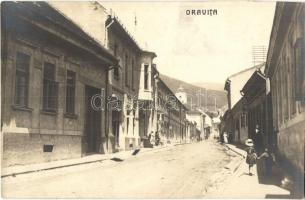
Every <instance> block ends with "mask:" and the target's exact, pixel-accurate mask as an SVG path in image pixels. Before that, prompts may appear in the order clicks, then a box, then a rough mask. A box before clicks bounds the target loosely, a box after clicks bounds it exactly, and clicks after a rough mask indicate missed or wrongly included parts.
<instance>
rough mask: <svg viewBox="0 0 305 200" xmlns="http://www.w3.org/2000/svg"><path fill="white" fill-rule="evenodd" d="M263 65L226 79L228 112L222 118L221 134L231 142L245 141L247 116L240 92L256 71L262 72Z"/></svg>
mask: <svg viewBox="0 0 305 200" xmlns="http://www.w3.org/2000/svg"><path fill="white" fill-rule="evenodd" d="M264 67H265V64H264V63H263V64H260V65H256V66H254V67H251V68H248V69H246V70H243V71H241V72H238V73H236V74H233V75H232V76H230V77H229V78H227V80H226V82H225V87H224V89H225V90H226V91H227V100H228V110H227V112H226V113H225V115H224V118H223V125H222V127H223V129H222V133H221V134H223V132H227V133H228V135H229V137H230V140H231V142H243V140H244V139H245V138H244V137H245V135H248V134H246V133H245V132H246V131H248V130H247V129H248V128H247V127H246V125H245V124H246V122H247V121H248V119H247V114H246V111H245V110H244V107H243V102H242V101H243V100H241V99H242V97H243V96H242V93H241V90H242V88H243V87H244V85H245V84H246V82H247V81H248V80H249V78H250V77H251V76H252V74H253V73H254V72H255V71H256V70H258V69H261V70H263V69H264Z"/></svg>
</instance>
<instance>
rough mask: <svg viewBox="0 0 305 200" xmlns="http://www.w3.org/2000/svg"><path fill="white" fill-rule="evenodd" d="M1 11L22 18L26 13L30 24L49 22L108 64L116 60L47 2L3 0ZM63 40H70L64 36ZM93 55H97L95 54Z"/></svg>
mask: <svg viewBox="0 0 305 200" xmlns="http://www.w3.org/2000/svg"><path fill="white" fill-rule="evenodd" d="M4 8H5V9H4ZM2 11H5V12H9V13H10V14H11V15H14V16H17V17H19V18H20V19H21V18H22V17H20V15H21V13H22V15H26V17H28V18H30V20H32V21H28V22H30V23H32V24H35V23H34V22H33V21H35V22H36V21H39V22H40V23H42V21H43V20H44V21H47V22H51V23H52V25H53V26H54V27H57V28H58V29H60V30H63V31H66V32H67V33H68V34H69V35H71V36H75V37H77V38H78V39H79V40H82V41H85V42H86V43H87V44H88V45H90V48H91V50H93V51H94V52H95V53H96V54H98V55H99V58H101V55H102V57H104V58H106V59H107V60H108V61H107V62H108V63H109V64H114V63H117V62H118V60H117V59H116V57H114V56H113V55H112V54H111V53H110V52H109V51H108V50H107V49H106V48H105V47H103V46H102V45H101V44H100V43H98V42H97V41H96V40H95V39H94V38H92V37H91V36H90V35H88V34H87V33H86V32H85V31H84V30H82V29H81V28H80V27H79V26H78V25H76V24H75V23H74V22H73V21H72V20H70V19H68V18H67V17H66V16H64V15H63V14H62V13H60V12H59V11H58V10H56V9H55V8H54V7H52V6H51V5H49V4H48V3H47V2H43V1H37V2H3V4H2ZM4 16H6V15H4ZM22 19H24V18H22ZM38 19H39V20H38ZM35 25H36V24H35ZM37 26H39V25H37ZM53 26H52V27H53ZM53 34H54V33H53ZM55 34H56V33H55ZM58 35H59V33H58ZM69 39H70V38H69ZM65 41H70V40H68V39H66V38H65ZM91 53H92V52H91ZM95 56H96V57H97V55H95Z"/></svg>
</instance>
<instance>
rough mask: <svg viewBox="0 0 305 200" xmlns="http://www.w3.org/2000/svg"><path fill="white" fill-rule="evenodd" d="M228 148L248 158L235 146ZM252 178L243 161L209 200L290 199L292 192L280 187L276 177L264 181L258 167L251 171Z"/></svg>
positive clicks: (209, 196)
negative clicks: (247, 199) (225, 199)
mask: <svg viewBox="0 0 305 200" xmlns="http://www.w3.org/2000/svg"><path fill="white" fill-rule="evenodd" d="M226 146H227V147H228V148H229V149H230V150H232V151H234V152H236V153H237V154H239V155H240V156H246V152H245V151H244V150H242V149H239V148H236V147H235V146H234V145H231V144H226ZM251 172H252V176H250V175H249V174H248V165H247V164H246V162H245V160H243V161H242V162H241V163H240V165H239V167H238V168H237V170H236V171H235V172H234V173H233V174H232V175H230V176H229V177H228V178H227V179H226V180H225V181H224V182H223V183H222V184H221V186H220V187H218V188H217V189H216V190H213V191H211V192H209V193H208V194H207V195H206V196H205V197H207V198H249V199H250V198H290V192H289V191H288V190H286V189H283V188H281V187H279V185H278V184H277V181H275V179H276V177H275V178H274V177H271V178H270V179H268V181H264V183H262V181H261V180H260V179H261V177H260V178H259V176H258V173H257V165H254V166H253V167H252V169H251Z"/></svg>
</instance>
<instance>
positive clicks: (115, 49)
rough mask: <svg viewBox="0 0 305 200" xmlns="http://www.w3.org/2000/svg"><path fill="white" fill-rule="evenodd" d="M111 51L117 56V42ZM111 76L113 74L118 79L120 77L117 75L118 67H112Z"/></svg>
mask: <svg viewBox="0 0 305 200" xmlns="http://www.w3.org/2000/svg"><path fill="white" fill-rule="evenodd" d="M113 53H114V56H115V57H117V55H118V45H117V44H115V45H114V50H113ZM113 76H114V79H116V80H119V78H120V77H119V68H118V67H115V68H114V69H113Z"/></svg>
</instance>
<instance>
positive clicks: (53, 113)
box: [40, 110, 57, 116]
mask: <svg viewBox="0 0 305 200" xmlns="http://www.w3.org/2000/svg"><path fill="white" fill-rule="evenodd" d="M40 113H41V114H44V115H52V116H56V115H57V112H55V111H47V110H40Z"/></svg>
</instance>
